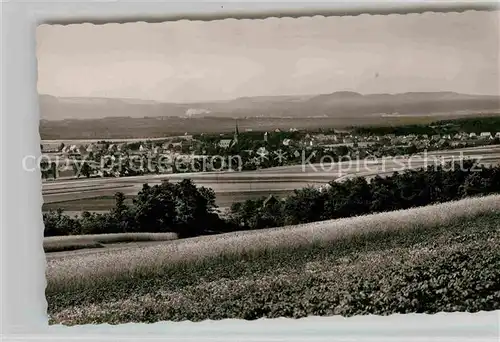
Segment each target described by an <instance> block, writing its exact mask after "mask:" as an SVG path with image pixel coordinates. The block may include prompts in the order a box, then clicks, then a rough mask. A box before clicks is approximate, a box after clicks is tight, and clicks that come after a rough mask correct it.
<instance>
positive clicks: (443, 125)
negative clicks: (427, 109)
mask: <svg viewBox="0 0 500 342" xmlns="http://www.w3.org/2000/svg"><path fill="white" fill-rule="evenodd" d="M351 129H352V130H353V132H354V133H355V134H359V135H385V134H395V135H409V134H415V135H423V134H427V135H434V134H456V133H459V132H465V133H476V134H479V133H481V132H490V133H496V132H500V116H486V117H475V118H463V119H453V120H439V121H435V122H432V123H430V124H411V125H402V126H366V127H351Z"/></svg>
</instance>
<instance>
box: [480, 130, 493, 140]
mask: <svg viewBox="0 0 500 342" xmlns="http://www.w3.org/2000/svg"><path fill="white" fill-rule="evenodd" d="M479 137H480V138H481V139H491V133H490V132H481V134H480V135H479Z"/></svg>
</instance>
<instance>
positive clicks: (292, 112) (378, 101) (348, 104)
mask: <svg viewBox="0 0 500 342" xmlns="http://www.w3.org/2000/svg"><path fill="white" fill-rule="evenodd" d="M39 99H40V111H41V118H42V119H43V120H64V119H99V118H104V117H131V118H143V117H160V116H165V117H174V116H177V117H197V116H200V117H203V116H204V117H207V116H210V117H224V118H229V117H234V118H242V117H261V116H265V117H291V118H304V117H333V118H334V117H344V118H345V117H349V116H357V117H363V116H371V115H379V116H380V115H383V114H395V113H397V114H401V115H403V114H413V115H415V114H421V115H429V114H435V113H454V112H464V111H482V110H499V109H500V96H490V95H467V94H459V93H454V92H410V93H401V94H369V95H363V94H359V93H356V92H349V91H339V92H334V93H331V94H320V95H290V96H254V97H241V98H237V99H234V100H229V101H214V102H200V103H164V102H155V101H147V100H140V99H118V98H95V97H89V98H77V97H54V96H50V95H40V96H39Z"/></svg>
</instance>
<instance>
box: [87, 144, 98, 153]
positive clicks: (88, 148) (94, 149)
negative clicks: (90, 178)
mask: <svg viewBox="0 0 500 342" xmlns="http://www.w3.org/2000/svg"><path fill="white" fill-rule="evenodd" d="M96 150H97V147H96V146H95V145H94V144H89V146H87V149H86V151H87V152H88V153H94V152H95V151H96Z"/></svg>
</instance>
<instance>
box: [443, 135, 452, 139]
mask: <svg viewBox="0 0 500 342" xmlns="http://www.w3.org/2000/svg"><path fill="white" fill-rule="evenodd" d="M443 139H446V140H450V139H451V135H449V134H445V135H443Z"/></svg>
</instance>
